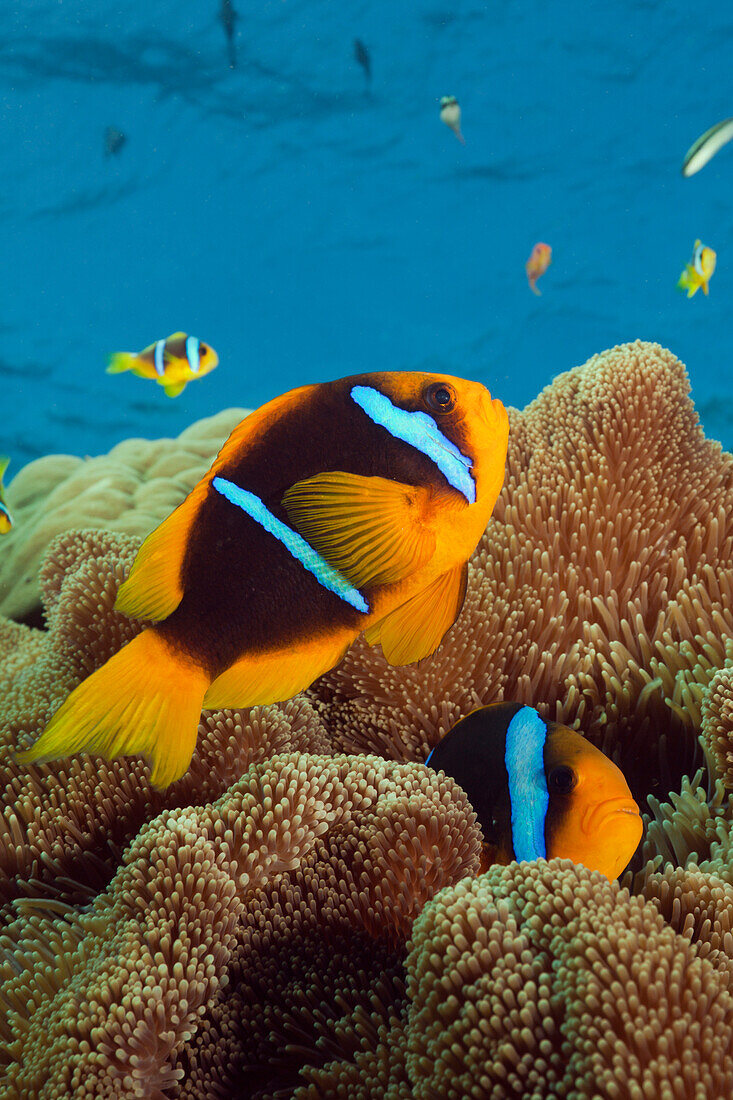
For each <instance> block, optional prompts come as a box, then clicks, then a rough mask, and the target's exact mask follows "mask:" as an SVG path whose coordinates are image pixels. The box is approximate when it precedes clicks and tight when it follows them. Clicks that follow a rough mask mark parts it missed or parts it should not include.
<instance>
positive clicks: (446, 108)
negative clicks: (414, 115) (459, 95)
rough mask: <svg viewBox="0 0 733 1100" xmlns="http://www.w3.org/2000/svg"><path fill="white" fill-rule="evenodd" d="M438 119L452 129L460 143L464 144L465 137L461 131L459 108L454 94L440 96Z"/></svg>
mask: <svg viewBox="0 0 733 1100" xmlns="http://www.w3.org/2000/svg"><path fill="white" fill-rule="evenodd" d="M440 121H441V122H444V123H445V125H446V126H447V127H448V129H449V130H452V131H453V133H454V134H455V135H456V137H457V138H458V140H459V141H460V143H461V145H465V144H466V139H465V138H464V136H463V134H462V133H461V108H460V105H459V103H458V100H457V99H456V97H455V96H454V95H444V96H441V99H440Z"/></svg>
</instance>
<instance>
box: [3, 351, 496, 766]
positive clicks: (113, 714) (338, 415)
mask: <svg viewBox="0 0 733 1100" xmlns="http://www.w3.org/2000/svg"><path fill="white" fill-rule="evenodd" d="M508 435H509V422H508V417H507V413H506V409H505V408H504V406H503V405H502V403H501V401H498V400H492V399H491V395H490V394H489V392H488V390H487V389H486V388H485V387H484V386H482V385H481V384H480V383H478V382H468V381H465V380H464V379H462V378H452V377H449V376H448V375H441V374H422V373H412V372H394V373H391V372H390V373H374V374H362V375H357V376H355V377H352V378H341V379H339V380H338V381H335V382H324V383H321V384H320V385H311V386H301V387H300V388H299V389H297V390H291V391H290V392H289V393H286V394H283V395H282V396H281V397H277V398H275V400H273V401H270V402H269V403H268V404H266V405H263V406H262V408H260V409H258V410H257V411H256V412H253V413H252V414H251V415H250V416H248V417H247V418H246V419H245V420H243V421H242V423H241V424H239V425H238V427H236V428H235V429H234V431H233V432H232V434H231V435H230V436H229V439H228V440H227V441H226V443H225V444H224V446H223V447H222V449H221V451H220V452H219V454H218V456H217V458H216V460H215V461H214V464H213V466H212V467H211V469H210V470H209V471H208V473H206V474H205V475H204V477H203V478H202V479H201V481H199V483H198V484H197V485H196V486H194V488H193V489H192V491H191V492H190V493H189V495H188V496H187V497H186V499H185V500H184V501H183V503H182V504H180V505H179V506H178V508H176V510H175V511H174V512H173V513H172V514H171V515H170V516H169V517H168V518H167V519H166V520H164V521H163V523H162V524H161V525H160V526H159V527H158V528H157V529H156V530H155V531H153V533H152V534H151V535H148V537H147V539H146V540H145V542H144V543H143V544H142V546H141V548H140V550H139V551H138V555H137V557H136V559H135V562H134V564H133V567H132V571H131V572H130V575H129V576H128V578H127V580H126V581H125V582H124V584H123V585H122V586H121V588H120V590H119V592H118V594H117V601H116V603H115V607H116V609H117V610H118V611H122V612H123V613H124V614H126V615H129V616H131V617H133V618H136V619H145V620H153V625H152V626H148V627H146V628H145V629H144V630H143V631H142V633H141V634H139V635H138V636H137V637H136V638H134V639H133V640H132V641H131V642H129V643H128V644H127V645H125V646H123V647H122V649H121V650H120V651H119V652H118V653H116V654H115V655H114V656H113V657H111V658H110V659H109V660H108V661H107V663H106V664H104V665H103V666H102V667H101V668H99V669H97V671H96V672H93V673H92V675H91V676H89V677H88V678H87V679H86V680H84V681H83V682H82V683H81V684H79V686H78V687H77V688H76V689H75V690H74V691H73V692H72V693H71V695H70V696H69V698H68V699H67V700H66V702H65V703H63V704H62V706H61V708H60V709H59V710H57V711H56V713H55V715H54V716H53V717H52V719H51V721H50V723H49V724H48V726H47V727H46V729H45V730H44V731H43V733H42V734H41V736H40V737H39V738H38V740H37V741H36V743H35V744H34V745H33V746H32V747H31V748H30V749H29V750H27V751H25V752H21V753H18V759H19V760H21V761H23V762H30V761H34V760H40V761H44V760H52V759H55V758H56V757H59V756H68V755H69V754H70V753H75V752H89V753H95V754H97V755H100V756H104V757H106V758H107V759H114V758H115V757H117V756H123V755H128V754H131V753H140V754H141V755H143V756H144V757H146V758H147V759H148V760H149V761H150V762H151V764H152V768H151V777H150V780H151V783H152V784H153V785H154V786H156V787H166V786H168V784H169V783H172V782H173V781H174V780H175V779H178V778H179V777H180V776H182V775H183V774H184V773H185V771H186V770H187V768H188V765H189V763H190V760H191V756H192V754H193V750H194V748H195V745H196V736H197V730H198V722H199V717H200V715H201V710H202V708H206V709H209V710H217V709H221V708H224V707H231V708H241V707H251V706H255V705H257V704H265V703H275V702H278V701H280V700H284V699H290V698H291V697H292V696H293V695H295V694H297V692H299V691H303V690H304V689H305V688H307V687H308V686H309V685H310V684H312V683H313V681H314V680H315V679H317V677H319V676H321V675H322V674H323V673H324V672H327V671H328V669H330V668H333V667H334V665H337V664H338V663H339V661H340V660H341V658H342V657H343V656H344V654H345V653H346V650H347V649H348V648H349V646H350V645H351V643H352V642H353V641H355V639H356V638H357V637H358V636H359V635H360V634H362V633H364V635H365V637H366V640H367V642H369V644H370V645H375V644H377V643H379V644H380V645H381V647H382V652H383V653H384V656H385V657H386V659H387V660H388V661H389V662H390V664H393V665H404V664H411V663H412V662H414V661H418V660H420V659H421V658H422V657H426V656H428V654H430V653H432V652H433V650H435V649H437V648H438V646H439V645H440V643H441V641H442V639H443V635H444V634H445V632H446V631H447V630H448V629H449V628H450V626H451V625H452V624H453V622H454V621H455V619H456V618H457V616H458V614H459V612H460V610H461V607H462V605H463V598H464V595H465V591H466V582H467V577H468V564H467V562H468V559H469V557H470V556H471V554H472V553H473V551H474V549H475V548H476V545H477V543H478V541H479V539H480V538H481V536H482V534H483V532H484V530H485V528H486V524H487V523H488V521H489V517H490V515H491V512H492V510H493V508H494V504H495V503H496V498H497V496H498V495H499V491H500V489H501V486H502V482H503V480H504V466H505V463H506V452H507V441H508Z"/></svg>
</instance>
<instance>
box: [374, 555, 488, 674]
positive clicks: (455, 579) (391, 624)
mask: <svg viewBox="0 0 733 1100" xmlns="http://www.w3.org/2000/svg"><path fill="white" fill-rule="evenodd" d="M467 581H468V563H466V562H464V563H463V564H462V565H458V566H456V567H455V569H450V570H448V572H447V573H443V574H441V576H439V577H436V579H435V580H434V581H433V582H432V584H429V585H428V587H427V588H424V589H423V591H422V592H418V593H417V595H416V596H413V597H412V599H410V600H407V602H406V603H403V604H401V605H400V607H398V608H396V610H395V611H392V612H390V614H389V615H386V616H385V618H383V619H380V621H379V622H378V623H375V624H374V625H373V626H370V627H369V628H368V629H367V630H365V631H364V637H365V638H366V640H367V642H368V643H369V645H376V643H377V642H379V643H380V644H381V646H382V652H383V653H384V656H385V657H386V659H387V660H388V661H389V663H390V664H391V665H409V664H412V663H413V661H419V660H421V659H422V658H423V657H427V656H429V654H431V653H432V652H433V651H434V650H436V649H437V648H438V646H439V645H440V643H441V642H442V640H443V637H444V635H445V633H446V631H447V630H449V629H450V627H451V626H452V625H453V623H454V622H455V621H456V619H457V618H458V616H459V614H460V611H461V608H462V607H463V601H464V599H465V596H466V584H467Z"/></svg>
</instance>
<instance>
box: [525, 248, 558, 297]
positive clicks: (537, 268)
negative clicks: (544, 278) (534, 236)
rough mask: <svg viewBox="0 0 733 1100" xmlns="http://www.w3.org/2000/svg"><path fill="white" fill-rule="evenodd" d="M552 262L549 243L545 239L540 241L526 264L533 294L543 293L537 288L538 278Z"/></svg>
mask: <svg viewBox="0 0 733 1100" xmlns="http://www.w3.org/2000/svg"><path fill="white" fill-rule="evenodd" d="M551 262H552V249H551V248H550V246H549V244H545V243H544V242H543V241H538V242H537V244H536V245H535V246H534V248H533V249H532V251H531V252H530V254H529V259H528V260H527V262H526V264H525V265H524V267H525V270H526V272H527V282H528V283H529V285H530V289H531V291H532V293H533V294H536V295H537V296H538V297H539V295H540V294H541V293H542V291H541V290H538V289H537V280H538V279H539V277H540V275H544V273H545V272H546V271H547V269H548V267H549V266H550V264H551Z"/></svg>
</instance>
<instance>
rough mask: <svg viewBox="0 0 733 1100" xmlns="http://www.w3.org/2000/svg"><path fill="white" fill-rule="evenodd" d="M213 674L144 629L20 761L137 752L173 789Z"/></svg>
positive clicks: (76, 694)
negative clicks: (206, 671) (71, 755)
mask: <svg viewBox="0 0 733 1100" xmlns="http://www.w3.org/2000/svg"><path fill="white" fill-rule="evenodd" d="M210 682H211V681H210V677H209V676H208V675H207V674H206V673H205V672H204V671H203V669H201V668H200V667H199V666H198V665H195V664H193V663H192V662H191V661H190V660H188V659H182V658H180V657H179V656H177V655H176V654H175V653H174V652H173V651H172V650H171V649H170V648H169V647H168V645H166V643H165V642H164V641H163V639H162V638H161V637H160V636H159V635H158V634H157V633H156V632H155V631H154V630H152V629H148V630H144V631H143V632H142V634H138V636H137V637H136V638H133V640H132V641H131V642H129V643H128V644H127V645H126V646H123V648H122V649H121V650H120V651H119V653H115V655H114V656H113V657H111V658H110V659H109V660H108V661H107V662H106V664H104V665H102V667H101V668H99V669H97V671H96V672H93V673H92V675H91V676H89V677H87V679H86V680H83V681H82V683H81V684H79V686H78V687H77V688H75V690H74V691H72V693H71V695H70V696H69V697H68V699H67V700H66V702H65V703H63V704H62V706H61V707H60V708H59V709H58V710H57V711H56V713H55V714H54V716H53V718H52V719H51V721H50V722H49V724H48V725H47V726H46V728H45V730H44V731H43V733H42V734H41V736H40V737H39V738H38V740H37V741H36V742H35V744H34V745H32V746H31V748H30V749H26V750H25V751H24V752H19V753H18V754H17V759H18V760H19V761H20V762H21V763H31V762H32V761H36V762H41V763H43V762H45V761H47V760H55V759H56V758H57V757H60V756H69V755H70V754H72V753H76V752H89V753H92V754H94V755H96V756H103V757H105V758H106V759H107V760H114V759H115V757H118V756H128V755H132V754H136V753H139V754H140V755H142V756H144V757H146V758H147V760H148V761H149V763H150V765H151V774H150V782H151V783H152V785H153V786H154V787H167V786H168V784H169V783H172V782H173V781H174V780H175V779H179V778H180V777H181V776H182V775H183V774H184V773H185V772H186V770H187V768H188V765H189V763H190V761H191V756H192V755H193V750H194V748H195V746H196V734H197V731H198V722H199V717H200V715H201V706H202V703H203V698H204V694H205V692H206V689H207V688H208V686H209V684H210Z"/></svg>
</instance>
